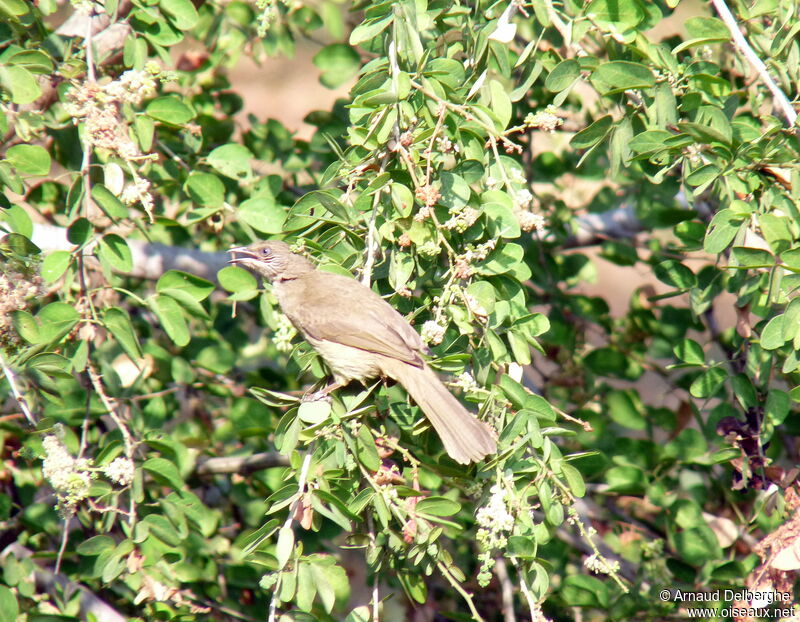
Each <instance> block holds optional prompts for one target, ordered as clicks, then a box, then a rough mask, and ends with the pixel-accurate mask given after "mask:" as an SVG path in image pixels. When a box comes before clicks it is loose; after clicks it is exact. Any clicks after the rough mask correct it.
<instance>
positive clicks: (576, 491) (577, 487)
mask: <svg viewBox="0 0 800 622" xmlns="http://www.w3.org/2000/svg"><path fill="white" fill-rule="evenodd" d="M561 472H562V474H563V475H564V479H565V480H566V482H567V485H568V486H569V489H570V490H571V491H572V494H573V495H575V496H576V497H583V495H585V494H586V482H584V481H583V476H582V475H581V472H580V471H579V470H578V469H576V468H575V467H574V466H572V465H571V464H568V463H566V462H565V463H564V464H562V465H561Z"/></svg>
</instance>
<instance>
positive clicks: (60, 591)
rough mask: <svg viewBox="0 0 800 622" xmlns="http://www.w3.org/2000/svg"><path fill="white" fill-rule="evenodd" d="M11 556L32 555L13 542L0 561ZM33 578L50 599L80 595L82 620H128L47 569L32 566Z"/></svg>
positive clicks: (105, 603)
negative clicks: (77, 593)
mask: <svg viewBox="0 0 800 622" xmlns="http://www.w3.org/2000/svg"><path fill="white" fill-rule="evenodd" d="M9 554H13V555H14V556H15V557H16V558H17V559H25V558H28V557H31V556H32V555H33V551H31V550H30V549H27V548H25V547H24V546H22V545H21V544H19V543H17V542H14V543H12V544H10V545H9V546H8V547H6V549H5V550H4V551H3V552H2V554H0V559H2V560H5V558H6V556H7V555H9ZM33 574H34V577H35V579H36V585H37V587H38V588H39V590H41V591H43V592H47V593H48V594H50V597H51V598H54V599H56V598H62V597H64V595H65V594H66V595H67V598H69V597H70V595H71V594H74V593H75V592H79V593H80V617H81V619H82V620H96V621H97V622H125V621H126V620H127V619H128V618H127V617H126V616H124V615H122V614H121V613H119V612H118V611H117V610H116V609H114V608H113V607H112V606H111V605H109V604H108V603H107V602H106V601H104V600H102V599H101V598H99V597H97V596H95V595H94V594H93V593H92V592H90V591H89V588H87V587H86V586H84V585H81V584H80V583H75V582H74V581H70V580H69V579H68V578H67V577H65V576H64V575H63V574H55V573H53V572H52V571H50V570H48V569H47V568H42V567H41V566H36V565H35V566H34V572H33Z"/></svg>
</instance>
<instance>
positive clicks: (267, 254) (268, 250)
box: [261, 248, 272, 257]
mask: <svg viewBox="0 0 800 622" xmlns="http://www.w3.org/2000/svg"><path fill="white" fill-rule="evenodd" d="M261 254H262V255H264V257H269V256H270V255H272V251H271V250H270V249H268V248H265V249H262V251H261Z"/></svg>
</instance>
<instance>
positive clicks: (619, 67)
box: [591, 60, 656, 95]
mask: <svg viewBox="0 0 800 622" xmlns="http://www.w3.org/2000/svg"><path fill="white" fill-rule="evenodd" d="M591 79H592V83H593V84H594V85H595V87H596V88H597V90H598V91H600V93H601V94H603V95H613V94H614V93H621V92H623V91H627V90H628V89H646V88H650V87H652V86H655V83H656V79H655V77H654V76H653V72H652V71H650V69H648V68H647V67H646V66H645V65H642V64H640V63H632V62H630V61H625V60H615V61H610V62H607V63H603V64H602V65H600V66H598V67H597V69H595V70H594V73H592V78H591Z"/></svg>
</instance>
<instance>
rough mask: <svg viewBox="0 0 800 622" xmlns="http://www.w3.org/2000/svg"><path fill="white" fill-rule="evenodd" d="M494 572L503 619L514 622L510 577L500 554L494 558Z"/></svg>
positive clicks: (512, 590) (505, 621)
mask: <svg viewBox="0 0 800 622" xmlns="http://www.w3.org/2000/svg"><path fill="white" fill-rule="evenodd" d="M494 574H495V575H496V576H497V580H498V581H500V589H501V595H502V598H503V621H504V622H516V621H517V618H516V616H515V615H514V589H513V586H512V585H511V579H510V578H509V576H508V568H507V567H506V560H505V558H503V557H502V556H500V555H498V556H497V557H496V558H495V560H494Z"/></svg>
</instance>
